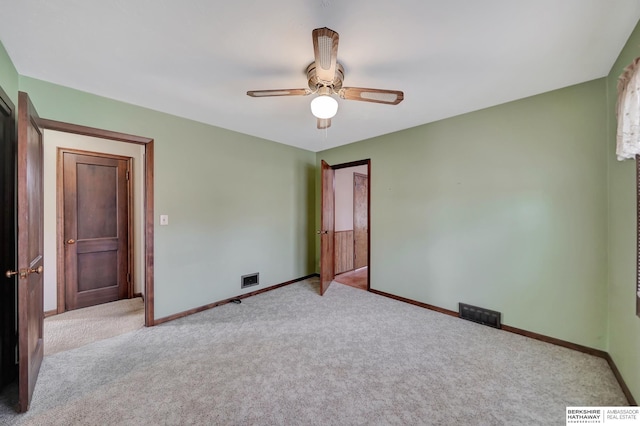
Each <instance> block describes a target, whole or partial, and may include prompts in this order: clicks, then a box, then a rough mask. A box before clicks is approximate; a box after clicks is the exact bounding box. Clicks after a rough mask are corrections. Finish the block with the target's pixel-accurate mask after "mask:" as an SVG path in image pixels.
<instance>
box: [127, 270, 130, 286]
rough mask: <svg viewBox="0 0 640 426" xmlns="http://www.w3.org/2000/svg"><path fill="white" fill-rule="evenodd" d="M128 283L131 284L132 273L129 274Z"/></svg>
mask: <svg viewBox="0 0 640 426" xmlns="http://www.w3.org/2000/svg"><path fill="white" fill-rule="evenodd" d="M127 283H129V284H131V273H129V272H127Z"/></svg>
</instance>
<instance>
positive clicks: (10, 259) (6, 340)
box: [0, 87, 18, 389]
mask: <svg viewBox="0 0 640 426" xmlns="http://www.w3.org/2000/svg"><path fill="white" fill-rule="evenodd" d="M0 109H2V110H3V111H2V112H0V114H3V115H5V116H7V117H9V121H10V122H11V127H10V128H7V129H5V130H4V131H5V132H6V134H5V136H7V137H8V140H6V141H5V143H6V146H0V151H1V152H2V154H3V156H6V158H4V161H5V162H6V161H7V159H9V158H11V160H10V164H6V165H5V166H4V167H6V169H5V168H4V167H3V168H0V173H3V174H4V176H3V177H0V185H3V186H4V187H2V188H0V199H2V202H3V205H4V206H7V205H11V206H12V208H11V209H6V207H5V210H4V213H3V221H4V220H6V221H7V222H10V223H11V226H10V227H9V228H5V227H4V225H5V224H4V223H2V224H0V244H1V245H2V246H1V247H0V272H2V277H0V279H1V281H0V282H1V283H2V289H1V290H0V296H2V304H0V306H2V313H0V326H1V329H0V342H1V344H0V389H2V388H4V386H6V385H8V384H9V383H11V382H12V381H13V380H15V378H16V377H17V376H18V364H17V359H16V347H17V346H18V330H17V320H16V316H17V312H16V301H17V300H18V287H17V282H18V278H17V277H16V276H12V277H11V278H5V277H4V273H5V271H7V270H9V269H13V268H15V267H17V253H16V246H17V240H16V233H15V231H16V228H17V225H16V220H17V219H16V209H17V195H16V184H17V169H16V165H17V162H16V158H17V155H18V153H17V147H18V138H17V136H18V131H17V126H18V123H17V117H16V115H17V114H16V108H15V105H14V104H13V102H12V101H11V98H9V95H7V93H6V92H5V91H4V89H3V88H2V87H0ZM5 179H6V180H5ZM5 231H6V235H5ZM5 249H6V252H5Z"/></svg>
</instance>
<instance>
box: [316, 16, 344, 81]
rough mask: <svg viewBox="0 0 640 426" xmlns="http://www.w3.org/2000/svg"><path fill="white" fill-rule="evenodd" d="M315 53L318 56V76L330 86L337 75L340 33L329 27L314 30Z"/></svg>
mask: <svg viewBox="0 0 640 426" xmlns="http://www.w3.org/2000/svg"><path fill="white" fill-rule="evenodd" d="M313 54H314V55H315V58H316V76H317V77H318V80H320V82H321V83H324V84H325V85H327V86H329V85H330V84H331V83H332V82H333V79H334V78H335V76H336V64H337V61H338V33H337V32H335V31H333V30H330V29H329V28H326V27H324V28H316V29H315V30H313Z"/></svg>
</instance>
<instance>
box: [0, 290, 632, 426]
mask: <svg viewBox="0 0 640 426" xmlns="http://www.w3.org/2000/svg"><path fill="white" fill-rule="evenodd" d="M318 292H319V283H318V280H317V279H313V280H309V281H305V282H301V283H297V284H292V285H288V286H286V287H282V288H279V289H277V290H273V291H269V292H266V293H262V294H259V295H257V296H253V297H248V298H246V299H243V300H242V303H241V304H238V305H236V304H226V305H223V306H220V307H217V308H215V309H210V310H208V311H204V312H200V313H198V314H195V315H191V316H189V317H186V318H181V319H178V320H175V321H171V322H168V323H165V324H162V325H159V326H156V327H143V328H140V329H138V330H135V331H132V332H129V333H125V334H122V335H120V336H116V337H113V338H110V339H106V340H100V341H97V342H94V343H90V344H87V345H84V346H82V347H79V348H76V349H72V350H68V351H64V352H59V353H57V354H55V355H50V356H46V357H45V358H44V361H43V364H42V367H41V369H40V376H39V378H38V382H37V384H36V388H35V393H34V396H33V401H32V405H31V409H30V411H29V412H28V413H26V414H23V415H18V414H16V413H15V412H14V411H13V409H12V406H13V402H14V395H15V393H13V392H10V391H7V392H3V393H2V394H0V424H12V425H14V424H18V425H29V426H31V425H61V426H62V425H64V426H67V425H132V426H133V425H143V424H144V425H305V426H314V425H318V426H325V425H340V426H344V425H367V426H368V425H456V426H457V425H527V426H531V425H545V426H546V425H564V424H565V409H566V407H567V406H609V405H626V404H627V401H626V399H625V397H624V394H623V393H622V391H621V389H620V386H619V385H618V383H617V382H616V379H615V377H614V375H613V373H612V372H611V369H610V368H609V366H608V365H607V362H606V361H605V360H604V359H601V358H596V357H593V356H590V355H586V354H584V353H580V352H576V351H572V350H570V349H567V348H563V347H559V346H554V345H551V344H548V343H544V342H540V341H537V340H533V339H529V338H526V337H523V336H519V335H516V334H512V333H508V332H505V331H502V330H496V329H493V328H490V327H486V326H482V325H479V324H475V323H472V322H469V321H464V320H461V319H458V318H453V317H450V316H448V315H443V314H440V313H437V312H433V311H429V310H426V309H422V308H419V307H417V306H413V305H409V304H406V303H402V302H399V301H396V300H393V299H388V298H385V297H382V296H378V295H375V294H372V293H369V292H366V291H362V290H358V289H355V288H352V287H349V286H345V285H337V284H335V283H334V284H332V285H331V287H330V288H329V289H328V291H327V292H326V293H325V295H324V296H319V295H318Z"/></svg>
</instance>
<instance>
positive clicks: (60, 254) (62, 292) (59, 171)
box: [56, 147, 135, 314]
mask: <svg viewBox="0 0 640 426" xmlns="http://www.w3.org/2000/svg"><path fill="white" fill-rule="evenodd" d="M65 153H70V154H77V155H88V156H92V157H99V158H112V159H116V160H126V161H127V167H128V168H129V171H130V173H129V175H130V178H129V180H128V182H127V198H128V203H129V205H128V214H127V262H128V264H129V265H128V274H129V277H134V276H135V275H134V270H135V263H134V250H135V249H134V247H133V240H134V235H133V234H132V231H133V216H132V214H131V213H132V211H133V202H134V200H133V179H134V177H133V168H132V164H133V158H131V157H127V156H125V155H117V154H109V153H106V152H95V151H85V150H81V149H75V148H62V147H58V149H57V151H56V247H57V250H56V253H57V256H56V275H57V277H56V294H57V308H58V309H57V313H58V314H61V313H63V312H66V311H67V303H66V300H67V275H66V268H65V247H64V238H65V235H64V220H65V215H64V196H65V193H64V185H63V180H64V174H63V172H64V154H65ZM127 297H128V298H129V299H131V298H132V297H133V279H131V278H130V279H129V282H128V283H127Z"/></svg>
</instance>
